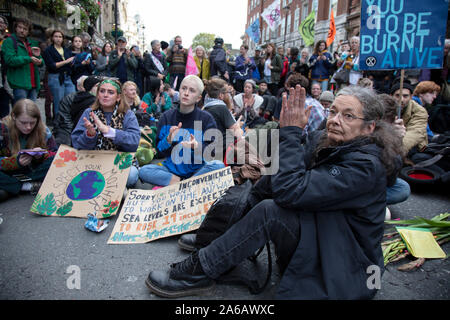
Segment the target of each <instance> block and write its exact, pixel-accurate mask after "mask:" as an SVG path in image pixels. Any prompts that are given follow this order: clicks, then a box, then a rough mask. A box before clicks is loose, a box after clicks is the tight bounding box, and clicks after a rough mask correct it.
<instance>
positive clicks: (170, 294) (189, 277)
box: [145, 251, 215, 298]
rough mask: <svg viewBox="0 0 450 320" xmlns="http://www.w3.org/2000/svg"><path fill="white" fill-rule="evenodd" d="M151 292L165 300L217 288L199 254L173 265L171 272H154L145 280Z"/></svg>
mask: <svg viewBox="0 0 450 320" xmlns="http://www.w3.org/2000/svg"><path fill="white" fill-rule="evenodd" d="M145 284H146V285H147V287H148V288H149V289H150V291H151V292H152V293H154V294H156V295H157V296H160V297H164V298H180V297H186V296H192V295H199V294H205V293H209V292H210V291H211V290H212V289H213V288H214V286H215V282H214V280H212V279H211V278H209V277H208V276H207V275H206V274H205V273H204V272H203V269H202V266H201V264H200V260H199V258H198V252H197V251H196V252H194V253H192V254H191V255H190V256H189V257H187V258H186V259H185V260H183V261H181V262H178V263H175V264H172V265H171V266H170V271H152V272H150V274H149V275H148V277H147V279H146V280H145Z"/></svg>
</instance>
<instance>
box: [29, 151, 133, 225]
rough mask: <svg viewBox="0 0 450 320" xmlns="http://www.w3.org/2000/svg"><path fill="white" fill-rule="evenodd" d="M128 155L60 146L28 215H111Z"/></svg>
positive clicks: (127, 168)
mask: <svg viewBox="0 0 450 320" xmlns="http://www.w3.org/2000/svg"><path fill="white" fill-rule="evenodd" d="M132 159H133V154H132V153H127V152H124V153H120V152H116V151H104V150H102V151H94V150H76V149H73V148H71V147H69V146H66V145H61V146H60V147H59V149H58V152H57V154H56V156H55V158H54V159H53V162H52V164H51V166H50V169H49V171H48V173H47V175H46V176H45V179H44V182H43V183H42V186H41V188H40V190H39V193H38V194H37V196H36V198H35V200H34V202H33V205H32V206H31V209H30V211H31V212H34V213H37V214H40V215H44V216H60V217H79V218H87V215H88V213H96V214H97V217H98V218H106V217H109V216H112V215H115V214H116V213H117V212H116V211H117V209H118V207H119V204H120V201H121V200H122V197H123V191H124V189H125V185H126V182H127V179H128V174H129V172H130V167H131V165H132Z"/></svg>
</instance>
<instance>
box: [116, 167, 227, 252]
mask: <svg viewBox="0 0 450 320" xmlns="http://www.w3.org/2000/svg"><path fill="white" fill-rule="evenodd" d="M233 185H234V182H233V175H232V173H231V169H230V167H226V168H224V169H221V170H216V171H212V172H209V173H205V174H203V175H200V176H195V177H192V178H189V179H186V180H183V181H181V182H179V183H177V184H173V185H169V186H167V187H164V188H161V189H158V190H137V189H132V190H129V192H128V195H127V197H126V199H125V203H124V205H123V207H122V209H121V211H120V214H119V216H118V217H117V221H116V224H115V226H114V229H113V231H112V233H111V236H110V238H109V240H108V244H134V243H146V242H150V241H153V240H156V239H160V238H164V237H169V236H173V235H176V234H181V233H185V232H189V231H193V230H196V229H198V227H199V226H200V224H201V222H202V221H203V219H204V217H205V215H206V213H207V212H208V209H209V207H210V206H211V205H212V204H213V203H214V201H216V200H217V199H219V198H220V197H221V196H222V194H223V193H224V192H225V191H226V190H227V189H228V188H229V187H231V186H233Z"/></svg>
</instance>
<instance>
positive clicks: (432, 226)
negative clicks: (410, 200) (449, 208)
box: [381, 212, 450, 270]
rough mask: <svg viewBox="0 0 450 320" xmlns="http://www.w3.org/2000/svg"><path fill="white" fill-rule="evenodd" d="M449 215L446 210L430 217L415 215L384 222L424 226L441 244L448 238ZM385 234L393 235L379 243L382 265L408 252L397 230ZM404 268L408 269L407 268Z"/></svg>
mask: <svg viewBox="0 0 450 320" xmlns="http://www.w3.org/2000/svg"><path fill="white" fill-rule="evenodd" d="M449 217H450V213H448V212H446V213H441V214H439V215H437V216H434V217H433V218H431V219H425V218H422V217H415V218H414V219H409V220H390V221H385V223H386V224H390V225H408V226H409V227H411V228H426V229H427V230H429V231H431V232H432V233H433V235H434V236H435V238H436V241H438V243H440V244H442V243H444V242H447V241H449V240H450V221H447V219H448V218H449ZM385 236H393V239H391V240H388V241H384V242H382V243H381V248H382V250H383V257H384V265H387V264H388V263H391V262H394V261H397V260H400V259H402V258H404V257H406V256H407V255H409V254H410V253H409V252H408V251H407V250H406V245H405V243H404V242H403V240H402V239H401V238H400V235H399V234H398V233H397V232H395V233H391V234H389V235H385ZM405 270H408V268H406V269H405Z"/></svg>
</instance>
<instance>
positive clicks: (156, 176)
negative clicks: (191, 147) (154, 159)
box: [139, 160, 225, 187]
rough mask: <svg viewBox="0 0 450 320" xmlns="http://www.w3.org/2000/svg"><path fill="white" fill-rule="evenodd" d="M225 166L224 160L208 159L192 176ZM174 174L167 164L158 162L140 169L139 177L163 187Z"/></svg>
mask: <svg viewBox="0 0 450 320" xmlns="http://www.w3.org/2000/svg"><path fill="white" fill-rule="evenodd" d="M224 167H225V165H224V164H223V162H222V161H219V160H212V161H208V162H206V163H205V164H204V165H203V167H201V168H200V169H199V170H197V171H196V172H195V173H194V174H193V175H192V176H199V175H201V174H204V173H207V172H211V171H214V170H219V169H222V168H224ZM172 176H173V173H172V172H170V171H169V169H167V168H166V167H165V166H158V165H156V164H147V165H145V166H143V167H142V168H141V169H140V170H139V177H140V178H141V179H142V181H144V182H147V183H151V184H154V185H157V186H162V187H165V186H168V185H169V183H170V180H171V179H172Z"/></svg>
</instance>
